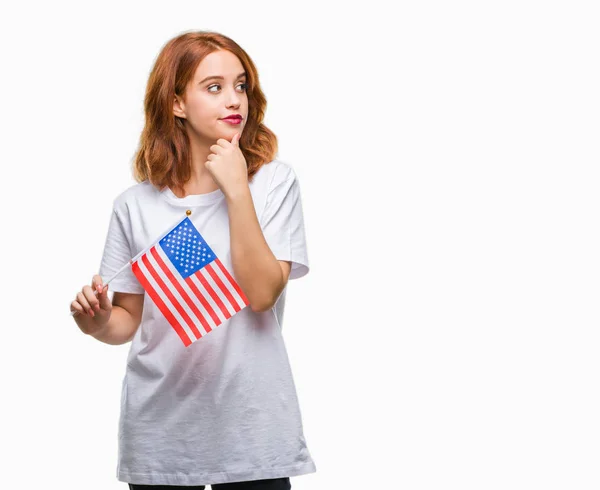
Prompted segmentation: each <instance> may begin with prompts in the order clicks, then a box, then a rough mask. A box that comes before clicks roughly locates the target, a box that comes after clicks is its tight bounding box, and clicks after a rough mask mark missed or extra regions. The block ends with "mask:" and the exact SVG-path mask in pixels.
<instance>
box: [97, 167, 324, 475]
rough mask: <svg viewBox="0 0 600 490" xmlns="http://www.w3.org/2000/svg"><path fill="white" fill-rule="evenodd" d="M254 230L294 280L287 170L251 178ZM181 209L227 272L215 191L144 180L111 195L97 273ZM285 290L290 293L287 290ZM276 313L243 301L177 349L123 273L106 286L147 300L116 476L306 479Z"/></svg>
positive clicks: (300, 256)
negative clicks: (181, 190)
mask: <svg viewBox="0 0 600 490" xmlns="http://www.w3.org/2000/svg"><path fill="white" fill-rule="evenodd" d="M249 187H250V191H251V194H252V200H253V202H254V207H255V210H256V215H257V217H258V220H259V223H260V226H261V229H262V232H263V234H264V237H265V240H266V242H267V244H268V245H269V248H270V249H271V251H272V252H273V254H274V255H275V257H276V258H277V259H278V260H287V261H291V262H292V269H291V272H290V280H292V279H297V278H300V277H302V276H304V275H306V274H307V273H308V271H309V264H308V255H307V248H306V240H305V231H304V220H303V213H302V201H301V197H300V187H299V183H298V179H297V177H296V175H295V173H294V171H293V169H292V167H291V166H290V165H288V164H287V163H284V162H282V161H280V160H273V161H272V162H269V163H268V164H265V165H263V166H262V167H261V168H260V169H259V170H258V172H257V173H256V174H255V175H254V177H253V180H252V182H249ZM186 209H190V210H191V211H192V214H191V215H190V216H189V218H190V220H191V221H192V223H193V224H194V225H195V227H196V229H197V230H198V231H199V232H200V233H201V234H202V235H203V237H204V238H205V239H206V241H207V243H208V244H209V245H210V247H211V248H212V249H213V250H214V252H215V254H216V255H217V256H218V257H219V259H220V260H221V262H222V263H223V265H224V266H225V267H226V268H227V270H228V271H229V272H230V273H231V275H232V276H233V277H234V278H235V272H234V270H233V266H232V262H231V251H230V242H229V239H230V236H229V219H228V214H227V201H226V199H225V196H224V194H223V192H222V191H221V190H220V189H218V190H216V191H213V192H209V193H206V194H196V195H188V196H186V197H184V198H178V197H177V196H175V194H174V193H173V192H172V191H171V189H169V188H168V187H166V188H165V189H164V190H163V191H162V192H161V191H159V190H158V189H157V188H156V187H154V186H153V185H152V184H150V183H149V181H147V180H146V181H144V182H141V183H139V184H136V185H133V186H131V187H129V188H128V189H126V190H125V191H124V192H123V193H121V194H120V195H119V196H117V198H116V199H115V200H114V208H113V211H112V214H111V220H110V224H109V229H108V234H107V238H106V243H105V248H104V252H103V256H102V260H101V264H100V270H99V274H100V275H101V276H102V278H103V280H104V281H107V280H108V279H109V278H110V277H111V276H112V275H113V274H114V273H115V272H116V271H118V270H119V269H120V268H121V267H122V266H123V265H124V264H125V263H127V262H129V260H130V259H131V258H133V257H135V256H136V255H137V254H138V253H139V252H141V251H143V250H145V249H147V248H148V247H149V246H151V245H153V244H154V243H155V242H156V240H157V239H158V238H159V237H160V236H161V235H163V234H164V233H165V232H166V231H167V228H169V226H171V225H173V224H174V223H175V222H176V221H177V219H178V217H181V218H184V217H185V211H186ZM286 289H287V288H286ZM286 289H284V290H283V292H282V294H281V296H280V297H279V299H278V301H277V303H276V304H275V306H274V307H273V308H272V309H270V310H268V311H265V312H258V313H256V312H253V311H252V309H251V308H250V307H249V306H247V307H245V308H243V309H242V310H241V311H239V312H238V313H236V314H235V315H233V316H232V317H231V318H229V319H228V320H226V321H224V322H223V323H221V324H220V325H218V326H217V327H216V328H215V329H213V330H211V331H210V332H209V333H207V334H206V335H204V336H202V337H201V338H199V339H197V340H196V341H195V342H193V343H192V344H191V345H189V346H188V347H185V346H184V344H183V343H182V341H181V339H180V338H179V336H178V335H177V333H176V331H175V330H174V329H173V327H172V326H171V325H170V324H169V322H168V321H167V319H166V318H165V317H164V316H163V314H162V313H161V311H160V310H159V308H158V307H157V306H156V305H155V304H154V302H153V301H152V299H151V298H150V297H149V296H148V294H145V291H144V289H143V287H142V286H141V284H140V282H139V281H138V279H137V278H136V276H135V275H134V273H133V272H132V270H131V267H127V268H126V269H125V270H124V271H123V272H121V273H120V274H119V275H118V276H117V277H115V278H114V279H113V280H112V281H111V282H110V284H109V291H111V290H112V291H120V292H127V293H140V294H144V295H145V296H144V309H143V314H142V322H141V325H140V326H139V328H138V330H137V331H136V333H135V336H134V337H133V340H132V342H131V347H130V349H129V354H128V357H127V366H126V371H125V377H124V379H123V384H122V391H121V415H120V418H119V446H118V447H119V457H118V465H117V479H118V480H120V481H123V482H128V483H137V484H145V485H186V486H192V485H210V484H214V483H228V482H236V481H247V480H261V479H269V478H281V477H286V476H287V477H291V476H297V475H302V474H305V473H313V472H315V471H316V467H315V463H314V461H313V460H312V458H311V455H310V453H309V451H308V448H307V445H306V441H305V439H304V435H303V428H302V419H301V414H300V408H299V404H298V399H297V396H296V390H295V385H294V381H293V377H292V372H291V368H290V364H289V359H288V355H287V351H286V347H285V344H284V339H283V337H282V333H281V328H282V322H283V311H284V305H285V292H286Z"/></svg>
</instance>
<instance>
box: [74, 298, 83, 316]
mask: <svg viewBox="0 0 600 490" xmlns="http://www.w3.org/2000/svg"><path fill="white" fill-rule="evenodd" d="M71 311H73V312H75V314H76V315H77V314H80V315H85V310H84V309H83V308H82V306H81V305H80V304H79V301H73V302H72V303H71Z"/></svg>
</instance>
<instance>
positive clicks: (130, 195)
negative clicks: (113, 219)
mask: <svg viewBox="0 0 600 490" xmlns="http://www.w3.org/2000/svg"><path fill="white" fill-rule="evenodd" d="M159 193H160V191H159V190H158V189H157V188H156V187H154V185H152V184H151V183H150V181H149V180H147V179H146V180H144V181H142V182H138V183H137V184H133V185H131V186H129V187H127V188H126V189H125V190H124V191H122V192H121V193H120V194H118V195H117V196H116V197H115V198H114V200H113V207H114V208H115V210H117V211H119V212H125V211H127V210H128V209H129V208H130V207H131V205H133V204H140V203H143V202H145V201H147V200H148V199H154V198H155V197H156V196H157V195H158V194H159Z"/></svg>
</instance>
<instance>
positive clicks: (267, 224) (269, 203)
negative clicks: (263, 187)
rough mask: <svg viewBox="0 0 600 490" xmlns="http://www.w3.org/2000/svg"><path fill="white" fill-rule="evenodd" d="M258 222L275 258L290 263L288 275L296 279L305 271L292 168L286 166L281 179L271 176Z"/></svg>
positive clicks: (301, 223)
mask: <svg viewBox="0 0 600 490" xmlns="http://www.w3.org/2000/svg"><path fill="white" fill-rule="evenodd" d="M276 174H277V172H276ZM260 224H261V228H262V231H263V235H264V237H265V240H266V242H267V244H268V245H269V248H270V249H271V251H272V252H273V255H275V258H276V259H277V260H287V261H290V262H291V263H292V268H291V270H290V277H289V278H290V279H298V278H300V277H303V276H305V275H306V274H308V271H309V268H310V267H309V263H308V253H307V247H306V234H305V230H304V215H303V212H302V198H301V196H300V184H299V182H298V178H297V177H296V175H295V173H294V172H293V170H291V169H289V171H288V172H287V175H286V176H285V178H283V179H281V180H278V179H277V175H276V176H275V177H274V178H273V182H272V183H271V188H270V189H269V191H268V194H267V199H266V204H265V209H264V211H263V213H262V216H261V220H260Z"/></svg>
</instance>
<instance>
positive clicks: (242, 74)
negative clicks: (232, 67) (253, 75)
mask: <svg viewBox="0 0 600 490" xmlns="http://www.w3.org/2000/svg"><path fill="white" fill-rule="evenodd" d="M245 76H246V72H244V73H240V74H239V75H238V76H237V78H236V80H237V79H238V78H242V77H245ZM213 78H214V79H216V80H225V78H224V77H221V76H217V75H213V76H211V77H206V78H205V79H204V80H202V81H200V82H198V83H204V82H206V80H211V79H213Z"/></svg>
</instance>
